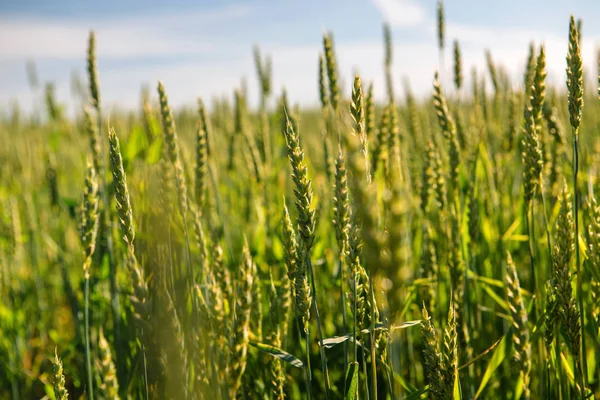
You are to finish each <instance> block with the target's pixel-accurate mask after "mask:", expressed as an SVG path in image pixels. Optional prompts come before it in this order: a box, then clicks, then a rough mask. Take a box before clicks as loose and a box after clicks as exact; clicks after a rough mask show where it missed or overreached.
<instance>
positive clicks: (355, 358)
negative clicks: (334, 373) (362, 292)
mask: <svg viewBox="0 0 600 400" xmlns="http://www.w3.org/2000/svg"><path fill="white" fill-rule="evenodd" d="M353 281H354V285H352V286H353V292H354V296H353V299H354V312H353V314H354V326H353V328H354V332H353V336H354V361H355V362H358V344H357V341H358V337H356V312H357V311H358V305H357V303H356V274H354V277H353Z"/></svg>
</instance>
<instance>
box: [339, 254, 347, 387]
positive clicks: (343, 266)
mask: <svg viewBox="0 0 600 400" xmlns="http://www.w3.org/2000/svg"><path fill="white" fill-rule="evenodd" d="M343 257H344V255H343V254H341V256H340V276H341V282H340V294H341V296H342V322H343V324H344V330H343V334H344V335H347V334H348V324H347V320H346V296H345V295H344V269H345V267H346V266H345V265H344V262H343ZM348 362H349V357H348V343H346V342H344V387H346V371H347V370H348Z"/></svg>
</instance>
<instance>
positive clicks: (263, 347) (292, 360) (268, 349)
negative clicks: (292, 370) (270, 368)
mask: <svg viewBox="0 0 600 400" xmlns="http://www.w3.org/2000/svg"><path fill="white" fill-rule="evenodd" d="M250 346H253V347H256V348H257V349H258V350H260V351H262V352H263V353H267V354H270V355H272V356H273V357H275V358H279V359H280V360H281V361H285V362H286V363H288V364H290V365H292V366H294V367H296V368H304V364H303V363H302V361H300V360H299V359H297V358H296V357H294V356H293V355H291V354H290V353H288V352H287V351H283V350H281V349H280V348H278V347H275V346H271V345H270V344H265V343H258V342H250Z"/></svg>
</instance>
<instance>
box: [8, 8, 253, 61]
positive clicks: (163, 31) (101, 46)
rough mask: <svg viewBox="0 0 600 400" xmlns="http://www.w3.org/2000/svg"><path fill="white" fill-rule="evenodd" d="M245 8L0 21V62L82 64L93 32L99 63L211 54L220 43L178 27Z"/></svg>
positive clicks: (216, 20) (226, 17)
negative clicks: (69, 61) (31, 59)
mask: <svg viewBox="0 0 600 400" xmlns="http://www.w3.org/2000/svg"><path fill="white" fill-rule="evenodd" d="M250 13H251V9H250V8H249V7H247V6H242V5H238V6H229V7H225V8H222V9H217V10H212V11H211V10H208V11H203V12H198V11H194V12H181V11H175V12H168V13H163V14H161V15H142V16H134V17H127V18H116V19H110V20H106V21H104V20H102V19H85V18H84V19H68V20H60V19H55V20H47V19H39V18H23V17H2V18H0V57H1V58H5V59H11V58H12V59H19V58H28V57H34V58H35V59H42V58H52V59H81V58H82V57H85V51H86V46H87V39H88V35H89V30H90V28H93V29H95V31H96V36H97V42H98V43H97V47H98V49H97V52H98V56H99V57H102V58H135V57H147V56H163V57H164V56H169V55H198V54H210V53H212V52H215V51H217V50H218V49H219V48H220V46H219V43H220V40H219V38H215V37H209V36H207V37H204V38H203V39H204V40H198V38H197V37H194V36H191V35H186V34H184V32H182V31H181V30H180V28H182V27H190V26H197V27H211V26H215V25H217V24H220V23H223V22H225V21H235V20H239V19H241V18H244V17H247V16H248V15H250Z"/></svg>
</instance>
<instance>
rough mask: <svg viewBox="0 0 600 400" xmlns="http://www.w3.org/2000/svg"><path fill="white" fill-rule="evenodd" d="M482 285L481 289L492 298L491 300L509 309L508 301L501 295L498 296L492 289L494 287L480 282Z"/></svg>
mask: <svg viewBox="0 0 600 400" xmlns="http://www.w3.org/2000/svg"><path fill="white" fill-rule="evenodd" d="M481 283H482V285H481V287H482V289H483V290H484V291H485V292H486V293H487V294H488V296H490V297H491V298H492V300H494V301H495V302H496V303H497V304H498V305H499V306H500V307H502V308H503V309H504V310H505V311H507V312H508V311H510V308H509V307H508V303H507V302H506V300H504V299H503V298H502V297H500V296H499V295H498V293H496V292H495V291H494V289H492V288H491V287H489V286H488V285H487V284H486V283H484V282H481Z"/></svg>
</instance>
